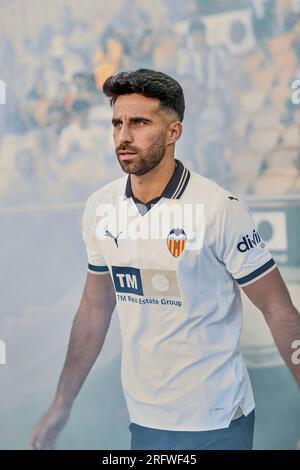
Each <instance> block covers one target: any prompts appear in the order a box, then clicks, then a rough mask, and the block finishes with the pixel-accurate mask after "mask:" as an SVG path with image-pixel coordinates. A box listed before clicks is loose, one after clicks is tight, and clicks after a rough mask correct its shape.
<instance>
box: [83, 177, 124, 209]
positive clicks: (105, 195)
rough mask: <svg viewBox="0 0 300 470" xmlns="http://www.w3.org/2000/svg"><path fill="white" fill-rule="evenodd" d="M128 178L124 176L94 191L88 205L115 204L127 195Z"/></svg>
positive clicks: (87, 202)
mask: <svg viewBox="0 0 300 470" xmlns="http://www.w3.org/2000/svg"><path fill="white" fill-rule="evenodd" d="M126 181H127V176H122V177H121V178H117V179H115V180H113V181H110V182H109V183H107V184H105V185H104V186H102V187H101V188H99V189H97V190H96V191H94V192H93V193H92V194H91V195H90V196H89V197H88V199H87V201H86V205H89V206H93V205H95V204H99V203H102V204H103V203H109V202H111V203H113V202H114V201H115V200H116V199H117V198H118V197H119V196H120V195H122V194H125V186H126Z"/></svg>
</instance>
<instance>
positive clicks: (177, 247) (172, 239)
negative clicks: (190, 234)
mask: <svg viewBox="0 0 300 470" xmlns="http://www.w3.org/2000/svg"><path fill="white" fill-rule="evenodd" d="M167 244H168V248H169V251H170V253H171V254H172V255H173V256H174V258H178V257H179V256H180V255H181V253H182V252H183V250H184V248H185V245H186V234H185V231H184V230H183V229H182V228H173V229H172V230H171V232H170V233H169V235H168V238H167Z"/></svg>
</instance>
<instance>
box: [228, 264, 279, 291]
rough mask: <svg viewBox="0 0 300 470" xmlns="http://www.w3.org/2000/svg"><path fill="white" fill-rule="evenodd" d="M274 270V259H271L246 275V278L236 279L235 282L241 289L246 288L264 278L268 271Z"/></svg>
mask: <svg viewBox="0 0 300 470" xmlns="http://www.w3.org/2000/svg"><path fill="white" fill-rule="evenodd" d="M275 268H276V263H275V261H274V259H273V258H271V259H270V260H269V261H267V262H266V263H265V264H263V265H262V266H260V268H257V269H255V271H253V272H252V273H250V274H247V276H243V277H240V278H239V279H236V282H237V283H238V284H239V285H240V286H242V287H244V286H248V285H249V284H252V282H255V281H257V280H258V279H260V278H261V277H264V276H265V275H266V274H268V273H269V272H270V271H273V269H275Z"/></svg>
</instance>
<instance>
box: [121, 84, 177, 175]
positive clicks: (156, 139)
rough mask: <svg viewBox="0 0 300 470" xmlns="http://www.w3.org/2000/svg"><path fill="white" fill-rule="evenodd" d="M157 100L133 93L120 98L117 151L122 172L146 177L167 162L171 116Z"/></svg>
mask: <svg viewBox="0 0 300 470" xmlns="http://www.w3.org/2000/svg"><path fill="white" fill-rule="evenodd" d="M159 105H160V101H159V100H158V99H156V98H148V97H146V96H142V95H139V94H137V93H132V94H128V95H121V96H119V97H118V98H117V100H116V102H115V104H114V108H113V118H112V123H113V128H114V130H113V137H114V142H115V152H116V155H117V157H118V160H119V163H120V165H121V167H122V170H123V171H125V172H126V173H130V174H133V175H143V174H144V173H147V172H148V171H150V170H152V169H153V168H155V167H156V166H157V165H158V164H159V163H160V161H161V160H162V159H163V157H164V155H165V152H166V148H167V130H168V125H169V122H170V117H169V116H168V114H167V113H165V112H164V111H162V110H161V109H160V108H159Z"/></svg>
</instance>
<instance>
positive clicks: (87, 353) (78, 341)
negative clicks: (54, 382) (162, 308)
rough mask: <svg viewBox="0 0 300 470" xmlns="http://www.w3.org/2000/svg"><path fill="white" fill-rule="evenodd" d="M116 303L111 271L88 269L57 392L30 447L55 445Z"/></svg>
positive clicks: (106, 329) (104, 333) (96, 353)
mask: <svg viewBox="0 0 300 470" xmlns="http://www.w3.org/2000/svg"><path fill="white" fill-rule="evenodd" d="M115 304H116V298H115V292H114V288H113V283H112V280H111V276H110V274H101V275H97V274H92V273H90V272H88V274H87V280H86V284H85V287H84V291H83V294H82V298H81V301H80V305H79V309H78V311H77V313H76V316H75V318H74V322H73V326H72V330H71V334H70V341H69V346H68V351H67V356H66V360H65V363H64V367H63V370H62V373H61V376H60V379H59V382H58V386H57V390H56V394H55V397H54V399H53V402H52V404H51V405H50V408H49V409H48V411H47V412H46V413H45V414H44V415H43V416H42V417H41V419H40V420H39V422H38V423H37V425H36V427H35V430H34V432H33V434H32V437H31V439H30V444H29V447H30V448H31V449H52V448H54V445H55V441H56V438H57V436H58V434H59V432H60V431H61V429H62V428H63V427H64V425H65V424H66V422H67V420H68V418H69V416H70V413H71V408H72V404H73V402H74V399H75V397H76V396H77V394H78V392H79V390H80V388H81V386H82V384H83V382H84V380H85V378H86V376H87V374H88V373H89V371H90V369H91V367H92V366H93V364H94V362H95V360H96V359H97V357H98V355H99V353H100V351H101V349H102V346H103V344H104V341H105V337H106V334H107V331H108V328H109V324H110V320H111V316H112V313H113V311H114V307H115Z"/></svg>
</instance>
